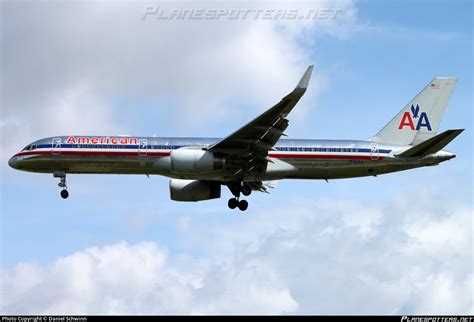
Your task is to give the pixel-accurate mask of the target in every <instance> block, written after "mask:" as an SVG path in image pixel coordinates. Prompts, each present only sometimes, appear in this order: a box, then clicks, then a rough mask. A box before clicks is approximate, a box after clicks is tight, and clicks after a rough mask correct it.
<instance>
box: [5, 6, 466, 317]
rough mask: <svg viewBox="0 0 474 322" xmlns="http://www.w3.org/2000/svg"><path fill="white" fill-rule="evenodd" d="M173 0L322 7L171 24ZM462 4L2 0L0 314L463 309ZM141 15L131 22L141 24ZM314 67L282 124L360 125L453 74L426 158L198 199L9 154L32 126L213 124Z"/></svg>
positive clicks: (139, 180)
mask: <svg viewBox="0 0 474 322" xmlns="http://www.w3.org/2000/svg"><path fill="white" fill-rule="evenodd" d="M156 6H159V7H160V8H162V9H163V10H168V11H167V12H169V11H171V10H174V9H177V8H183V7H186V8H189V7H192V8H205V9H206V8H207V9H209V8H211V9H212V8H214V9H216V8H239V9H252V8H265V9H274V8H277V9H278V8H279V9H281V8H283V9H288V10H293V9H297V10H301V11H302V12H304V10H309V9H315V8H317V9H330V10H339V11H338V15H337V16H336V18H335V19H309V20H304V19H303V20H292V19H262V18H258V19H233V20H231V19H212V20H199V19H198V20H196V19H195V20H190V19H184V20H178V19H168V20H162V19H156V18H155V16H154V15H147V16H145V13H146V12H150V7H151V8H156ZM472 14H473V7H472V4H471V3H470V2H469V1H460V0H457V1H449V2H448V1H383V2H382V1H351V0H344V1H318V2H314V1H306V2H298V3H296V4H295V3H292V2H284V1H278V2H271V1H266V2H260V3H256V4H252V3H249V2H234V1H232V2H231V1H227V2H222V3H218V2H210V1H196V2H194V1H190V2H171V1H167V2H125V1H103V2H92V1H83V2H81V1H74V2H56V1H51V2H49V1H34V2H30V1H19V2H17V1H2V2H1V15H2V17H1V65H0V66H1V122H0V133H1V137H0V142H1V155H0V175H1V186H0V187H1V188H0V189H1V190H0V193H1V199H0V202H1V203H0V212H1V217H0V218H1V219H0V220H1V221H0V228H1V238H0V240H1V245H0V246H1V248H0V250H1V268H0V269H1V273H0V274H1V275H0V276H1V280H0V292H1V293H0V313H2V314H66V313H68V314H474V310H473V307H474V300H473V297H474V295H473V290H474V274H473V266H474V257H473V231H474V224H473V182H472V179H473V178H472V174H473V167H472V164H473V156H472V147H473V141H472V128H473V127H472V125H473V115H472V107H473V98H472V88H473V80H472V70H473V69H472V68H473V65H472V57H473V56H472V54H473V52H472V26H473V25H472ZM144 16H145V19H143V18H144ZM310 64H314V65H315V69H314V71H313V77H312V79H311V82H310V85H309V88H308V90H307V92H306V94H305V96H304V97H303V98H302V100H301V101H300V102H299V103H298V105H297V106H296V108H295V109H294V110H293V112H292V113H291V114H290V116H289V119H290V126H289V128H288V129H287V131H286V132H287V134H288V135H289V137H290V138H313V139H326V138H333V139H364V138H369V137H371V136H373V135H374V134H375V133H376V132H377V131H378V130H379V129H380V128H382V127H383V126H384V125H385V124H386V123H387V122H388V121H389V120H390V119H391V118H392V117H393V116H394V115H395V114H396V113H398V112H399V110H400V109H401V108H403V107H404V106H405V104H406V103H407V102H409V101H410V100H411V98H413V97H414V96H415V95H416V94H417V93H418V92H419V91H420V90H421V89H422V88H423V87H424V86H425V85H426V84H427V83H428V82H429V81H430V80H431V79H433V78H434V77H436V76H455V77H458V83H457V86H456V88H455V90H454V92H453V94H452V97H451V100H450V102H449V105H448V109H447V111H446V114H445V116H444V118H443V121H442V123H441V126H440V131H443V130H447V129H452V128H464V129H466V130H465V131H464V132H463V133H462V134H461V135H460V136H459V137H458V138H457V139H456V140H455V141H453V142H452V143H451V144H450V145H449V146H448V147H447V150H449V151H452V152H455V153H456V154H457V157H456V158H455V159H453V160H450V161H448V162H445V163H443V164H441V165H439V166H435V167H426V168H422V169H414V170H410V171H405V172H399V173H395V174H388V175H382V176H378V177H376V178H374V177H368V178H358V179H350V180H334V181H329V183H326V182H324V181H313V180H283V181H280V182H279V183H278V186H277V187H276V188H275V189H273V190H272V192H271V194H269V195H268V194H260V193H253V194H252V195H251V196H250V197H249V198H248V201H249V204H250V205H249V209H248V210H247V211H246V212H238V211H235V210H229V209H228V208H227V199H228V198H230V197H231V194H230V192H228V191H227V190H225V189H224V190H223V193H222V198H221V199H217V200H211V201H204V202H199V203H178V202H174V201H171V200H170V199H169V188H168V181H169V180H168V179H167V178H164V177H158V176H151V177H150V178H147V177H146V176H128V175H116V176H114V175H68V178H67V179H68V188H69V192H70V197H69V199H67V200H63V199H61V198H60V196H59V191H60V190H59V188H58V187H57V180H56V179H55V178H53V177H52V175H48V174H34V173H26V172H20V171H16V170H13V169H11V168H9V167H8V164H7V161H8V158H9V157H10V156H11V155H13V154H15V153H16V152H18V151H19V150H20V149H21V148H23V147H24V146H26V145H27V144H29V143H31V142H32V141H35V140H37V139H40V138H43V137H50V136H59V135H69V134H76V135H81V134H90V135H103V134H108V135H115V134H131V135H141V136H152V135H155V134H156V135H157V136H196V137H220V136H226V135H228V134H230V133H231V132H233V131H234V130H236V129H237V128H239V127H240V126H242V125H243V124H245V123H246V122H247V121H249V120H251V119H252V118H254V117H255V116H257V115H258V114H259V113H261V112H263V111H265V110H266V109H267V108H269V107H271V106H273V104H275V103H276V102H278V101H279V100H280V98H281V97H283V96H284V95H286V94H287V93H289V92H290V91H291V90H292V89H293V88H294V86H295V85H296V83H297V81H298V80H299V77H300V76H301V75H302V73H303V72H304V70H305V68H306V67H307V66H308V65H310Z"/></svg>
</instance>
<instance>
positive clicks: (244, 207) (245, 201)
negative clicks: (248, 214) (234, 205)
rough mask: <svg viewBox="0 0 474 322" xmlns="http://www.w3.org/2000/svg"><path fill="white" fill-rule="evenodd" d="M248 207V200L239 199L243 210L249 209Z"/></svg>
mask: <svg viewBox="0 0 474 322" xmlns="http://www.w3.org/2000/svg"><path fill="white" fill-rule="evenodd" d="M248 207H249V203H248V202H247V200H240V201H239V209H240V210H241V211H245V210H247V208H248Z"/></svg>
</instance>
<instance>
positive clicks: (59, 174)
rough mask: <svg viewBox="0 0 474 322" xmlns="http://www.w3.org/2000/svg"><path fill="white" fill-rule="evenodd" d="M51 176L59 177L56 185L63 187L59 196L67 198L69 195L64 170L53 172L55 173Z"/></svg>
mask: <svg viewBox="0 0 474 322" xmlns="http://www.w3.org/2000/svg"><path fill="white" fill-rule="evenodd" d="M53 176H54V177H55V178H59V183H58V186H59V187H60V188H62V189H63V190H61V197H62V198H63V199H67V197H69V192H68V191H67V186H66V173H65V172H55V173H53Z"/></svg>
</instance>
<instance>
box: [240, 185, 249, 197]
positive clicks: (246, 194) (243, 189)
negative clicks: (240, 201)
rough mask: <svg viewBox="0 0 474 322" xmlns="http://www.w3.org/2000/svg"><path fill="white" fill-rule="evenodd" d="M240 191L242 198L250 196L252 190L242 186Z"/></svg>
mask: <svg viewBox="0 0 474 322" xmlns="http://www.w3.org/2000/svg"><path fill="white" fill-rule="evenodd" d="M241 190H242V194H243V195H244V196H250V194H251V193H252V188H251V187H250V186H249V185H248V184H244V185H243V186H242V189H241Z"/></svg>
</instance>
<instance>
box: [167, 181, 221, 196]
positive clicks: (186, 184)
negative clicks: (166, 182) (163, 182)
mask: <svg viewBox="0 0 474 322" xmlns="http://www.w3.org/2000/svg"><path fill="white" fill-rule="evenodd" d="M170 197H171V200H175V201H200V200H209V199H215V198H220V197H221V184H220V183H219V182H214V181H202V180H182V179H171V180H170Z"/></svg>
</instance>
